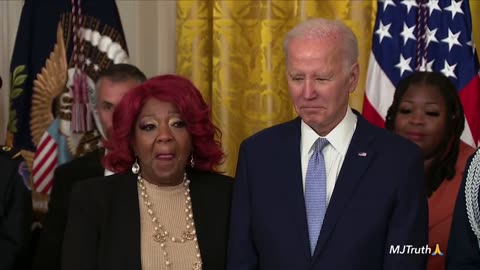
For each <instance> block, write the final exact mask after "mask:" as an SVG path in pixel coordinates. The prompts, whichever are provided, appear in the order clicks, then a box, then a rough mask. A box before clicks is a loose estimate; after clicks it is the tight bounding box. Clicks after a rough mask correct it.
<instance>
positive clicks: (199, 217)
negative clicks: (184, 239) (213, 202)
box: [188, 172, 216, 261]
mask: <svg viewBox="0 0 480 270" xmlns="http://www.w3.org/2000/svg"><path fill="white" fill-rule="evenodd" d="M188 174H189V175H188V178H189V179H190V197H191V199H192V209H193V218H194V221H195V230H196V232H197V237H198V239H206V241H201V240H198V246H199V248H200V254H202V261H209V260H210V258H209V255H210V254H212V251H210V245H208V236H209V235H215V232H214V231H211V228H213V227H212V226H208V224H209V223H210V224H215V223H216V215H215V214H214V213H213V214H212V213H209V209H214V208H210V207H209V206H208V205H205V204H208V201H206V200H205V198H206V197H207V198H208V195H205V192H207V190H205V189H203V188H202V185H201V183H199V181H198V180H197V179H196V177H195V176H194V175H192V174H195V173H193V172H190V173H188ZM200 181H201V180H200Z"/></svg>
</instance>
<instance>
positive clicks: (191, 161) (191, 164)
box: [190, 154, 195, 168]
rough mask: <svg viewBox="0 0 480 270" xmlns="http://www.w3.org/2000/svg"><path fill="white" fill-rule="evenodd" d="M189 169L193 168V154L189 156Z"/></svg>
mask: <svg viewBox="0 0 480 270" xmlns="http://www.w3.org/2000/svg"><path fill="white" fill-rule="evenodd" d="M190 167H192V168H193V167H195V161H194V160H193V154H192V155H191V156H190Z"/></svg>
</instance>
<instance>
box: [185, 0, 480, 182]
mask: <svg viewBox="0 0 480 270" xmlns="http://www.w3.org/2000/svg"><path fill="white" fill-rule="evenodd" d="M470 7H471V12H472V17H473V25H474V37H475V40H477V44H478V41H479V40H480V33H479V28H478V27H476V28H475V26H476V25H479V23H480V21H479V19H478V14H480V1H470ZM376 8H377V2H376V1H374V0H364V1H359V0H344V1H342V0H330V1H328V0H322V1H320V0H318V1H305V0H304V1H302V0H289V1H285V0H262V1H260V0H231V1H219V0H216V1H213V0H192V1H177V26H176V27H177V74H180V75H183V76H185V77H187V78H190V79H191V80H192V81H193V82H194V83H195V85H196V86H197V87H198V88H199V89H200V90H201V92H202V95H203V97H204V98H205V100H206V101H207V103H209V104H210V106H211V108H212V117H213V121H214V123H215V124H216V125H217V126H218V127H219V128H220V130H221V132H222V137H221V142H222V145H223V148H224V150H225V152H226V154H227V157H226V160H225V163H224V164H223V165H222V167H221V168H219V169H220V171H223V172H225V174H227V175H230V176H233V175H234V174H235V166H236V162H237V156H238V150H239V147H240V143H241V142H242V140H243V139H245V138H246V137H248V136H250V135H252V134H254V133H255V132H257V131H259V130H261V129H264V128H266V127H270V126H272V125H275V124H278V123H281V122H284V121H287V120H290V119H292V118H294V117H295V116H296V113H295V111H294V109H293V107H292V105H291V102H290V97H289V94H288V89H287V83H286V79H285V65H284V61H285V59H284V55H283V48H282V42H283V37H284V35H285V33H286V32H287V31H288V30H290V29H291V28H292V27H293V26H294V25H296V24H297V23H298V22H300V21H302V20H305V19H307V18H312V17H324V18H329V19H339V20H342V21H344V22H345V24H346V25H348V26H349V27H351V28H352V29H353V31H354V33H355V34H356V35H357V38H358V41H359V49H360V55H359V64H360V82H359V85H358V87H357V89H356V91H355V92H354V93H353V94H352V95H351V96H350V105H351V106H352V107H353V108H355V109H357V110H359V111H361V109H362V104H363V94H364V89H365V80H366V75H367V67H368V59H369V56H370V49H371V42H372V29H373V25H374V23H375V15H376V14H375V13H376Z"/></svg>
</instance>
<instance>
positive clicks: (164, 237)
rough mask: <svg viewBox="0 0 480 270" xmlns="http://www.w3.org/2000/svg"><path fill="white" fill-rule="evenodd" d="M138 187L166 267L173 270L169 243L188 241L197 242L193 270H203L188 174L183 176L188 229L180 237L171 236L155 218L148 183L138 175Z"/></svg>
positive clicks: (154, 238)
mask: <svg viewBox="0 0 480 270" xmlns="http://www.w3.org/2000/svg"><path fill="white" fill-rule="evenodd" d="M137 179H138V181H137V182H138V187H139V188H140V190H141V192H140V195H141V197H142V200H143V203H144V204H145V206H146V207H147V213H148V215H149V216H150V218H151V219H152V222H153V224H154V225H155V227H154V230H155V233H154V234H153V240H154V241H155V242H158V243H160V248H161V249H162V250H163V258H164V259H165V265H166V266H167V269H171V267H172V262H171V261H170V259H169V256H168V252H167V242H168V241H171V242H172V243H179V244H182V243H185V242H187V241H194V242H195V251H196V254H195V257H196V262H194V263H193V266H192V269H193V270H201V269H202V261H201V256H200V248H199V246H198V241H197V233H196V231H195V223H194V221H193V212H192V200H191V198H190V180H188V179H187V174H184V176H183V186H184V188H185V193H184V195H185V214H186V218H185V221H186V227H185V230H184V231H182V234H181V235H180V237H174V236H171V235H170V233H169V232H168V231H167V230H166V229H165V227H164V226H163V225H162V224H160V221H159V220H158V218H157V217H156V216H155V212H154V211H153V209H152V202H150V200H149V198H148V194H147V189H146V187H145V182H144V181H146V180H145V179H144V178H143V177H142V176H141V175H140V174H138V177H137Z"/></svg>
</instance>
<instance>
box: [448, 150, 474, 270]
mask: <svg viewBox="0 0 480 270" xmlns="http://www.w3.org/2000/svg"><path fill="white" fill-rule="evenodd" d="M478 151H480V150H477V152H478ZM474 155H475V154H474ZM474 155H472V156H471V157H470V158H469V160H468V162H467V166H466V167H465V173H464V175H463V179H462V185H461V186H460V191H459V193H458V196H457V202H456V204H455V210H454V212H453V220H452V227H451V231H450V239H449V240H448V248H447V254H446V257H447V258H446V269H447V270H480V249H479V247H478V238H477V236H476V235H475V234H474V233H473V230H472V227H471V226H470V222H469V221H468V215H467V209H466V200H465V183H466V177H467V175H468V168H469V167H470V163H471V162H472V159H473V157H474ZM479 198H480V194H479Z"/></svg>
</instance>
